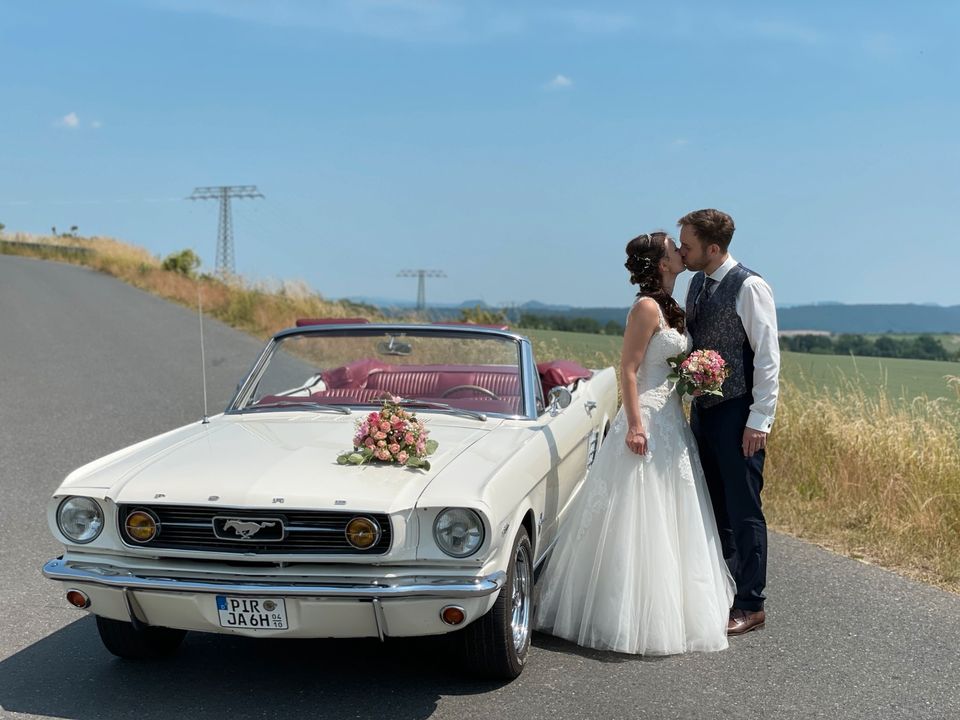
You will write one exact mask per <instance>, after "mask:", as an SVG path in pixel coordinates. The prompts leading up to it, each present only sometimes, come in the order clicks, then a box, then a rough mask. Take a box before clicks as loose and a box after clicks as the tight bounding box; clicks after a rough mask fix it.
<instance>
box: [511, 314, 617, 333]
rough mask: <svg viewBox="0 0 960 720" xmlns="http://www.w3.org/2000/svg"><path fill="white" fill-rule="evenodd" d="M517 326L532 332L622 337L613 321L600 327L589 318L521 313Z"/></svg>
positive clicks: (597, 321) (598, 322)
mask: <svg viewBox="0 0 960 720" xmlns="http://www.w3.org/2000/svg"><path fill="white" fill-rule="evenodd" d="M519 325H520V327H525V328H532V329H534V330H558V331H560V332H576V333H589V334H591V335H617V336H620V335H623V326H622V325H621V324H620V323H618V322H616V321H615V320H610V321H609V322H607V323H606V324H605V325H601V324H600V321H599V320H595V319H594V318H589V317H567V316H565V315H536V314H534V313H523V314H522V315H521V316H520V323H519Z"/></svg>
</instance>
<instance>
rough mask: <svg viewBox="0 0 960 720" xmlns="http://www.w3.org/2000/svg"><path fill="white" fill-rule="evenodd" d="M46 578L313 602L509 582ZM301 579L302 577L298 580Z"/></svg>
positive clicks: (494, 587)
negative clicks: (315, 600)
mask: <svg viewBox="0 0 960 720" xmlns="http://www.w3.org/2000/svg"><path fill="white" fill-rule="evenodd" d="M43 574H44V576H45V577H48V578H50V579H51V580H59V581H61V582H66V583H71V582H73V583H92V584H95V585H105V586H108V587H113V588H118V589H129V590H149V591H151V592H189V593H228V594H231V595H256V596H269V595H278V596H283V597H313V598H344V599H345V598H359V599H368V600H372V599H380V600H387V599H400V598H482V597H486V596H488V595H492V594H493V593H495V592H497V591H498V590H500V588H501V587H503V584H504V582H505V581H506V577H507V575H506V573H505V572H503V571H502V570H498V571H497V572H494V573H491V574H490V575H486V576H482V577H449V576H441V575H436V576H434V575H423V576H402V577H386V576H385V577H380V578H376V579H372V580H371V579H367V578H338V579H337V581H336V582H317V581H316V579H311V578H308V577H304V578H303V579H302V582H299V581H298V582H291V580H292V579H291V578H284V579H283V581H278V582H273V581H269V582H267V581H262V580H245V579H242V578H238V577H231V578H229V579H226V578H224V579H219V578H218V579H197V578H188V577H169V576H160V575H146V574H138V573H135V572H132V571H131V570H129V569H128V568H122V567H117V566H114V565H109V564H102V563H91V562H81V561H76V560H63V559H62V558H57V559H54V560H50V561H49V562H47V564H46V565H44V566H43ZM298 580H299V578H298Z"/></svg>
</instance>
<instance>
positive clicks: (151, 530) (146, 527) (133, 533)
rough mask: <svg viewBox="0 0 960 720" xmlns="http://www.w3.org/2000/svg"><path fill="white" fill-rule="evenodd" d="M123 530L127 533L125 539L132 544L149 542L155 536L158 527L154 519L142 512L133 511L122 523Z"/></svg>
mask: <svg viewBox="0 0 960 720" xmlns="http://www.w3.org/2000/svg"><path fill="white" fill-rule="evenodd" d="M124 529H125V530H126V531H127V537H129V538H130V539H131V540H133V541H134V542H138V543H145V542H150V541H151V540H153V539H154V538H155V537H156V536H157V531H158V530H159V525H158V523H157V521H156V518H154V517H153V515H151V514H150V513H148V512H146V511H144V510H134V511H133V512H132V513H130V514H129V515H127V520H126V522H125V523H124Z"/></svg>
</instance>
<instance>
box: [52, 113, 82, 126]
mask: <svg viewBox="0 0 960 720" xmlns="http://www.w3.org/2000/svg"><path fill="white" fill-rule="evenodd" d="M57 125H59V126H60V127H65V128H76V127H80V118H79V117H78V116H77V114H76V113H75V112H71V113H67V114H66V115H64V116H63V117H62V118H60V119H59V120H57Z"/></svg>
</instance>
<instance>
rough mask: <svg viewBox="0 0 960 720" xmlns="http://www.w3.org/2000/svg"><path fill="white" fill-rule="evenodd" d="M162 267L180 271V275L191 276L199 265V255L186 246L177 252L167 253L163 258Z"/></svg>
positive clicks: (171, 270) (176, 271)
mask: <svg viewBox="0 0 960 720" xmlns="http://www.w3.org/2000/svg"><path fill="white" fill-rule="evenodd" d="M162 267H163V269H164V270H168V271H170V272H175V273H180V274H181V275H186V276H187V277H191V278H192V277H193V276H194V274H195V273H196V271H197V268H198V267H200V257H199V256H198V255H197V254H196V253H195V252H194V251H193V250H190V249H189V248H187V249H186V250H181V251H180V252H178V253H171V254H169V255H167V257H165V258H164V259H163V265H162Z"/></svg>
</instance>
